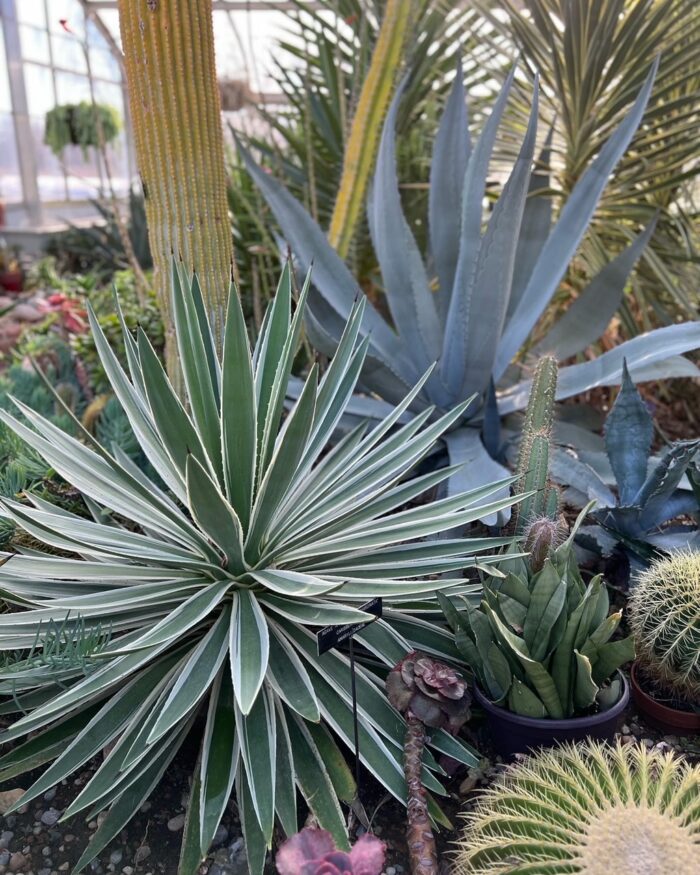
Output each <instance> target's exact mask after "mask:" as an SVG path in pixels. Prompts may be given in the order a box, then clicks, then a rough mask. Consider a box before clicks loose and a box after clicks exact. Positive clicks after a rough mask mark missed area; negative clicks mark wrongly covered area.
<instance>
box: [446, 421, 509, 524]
mask: <svg viewBox="0 0 700 875" xmlns="http://www.w3.org/2000/svg"><path fill="white" fill-rule="evenodd" d="M443 440H444V441H445V444H446V445H447V454H448V456H449V459H450V465H462V468H461V469H460V470H459V471H456V472H455V473H454V474H453V475H452V476H451V477H450V479H449V480H448V481H447V492H448V494H449V495H458V494H459V493H460V492H468V491H469V490H471V489H478V488H479V487H480V486H485V485H486V484H487V483H493V482H495V481H497V480H503V479H504V478H505V477H508V476H509V475H510V471H509V470H508V469H507V468H505V467H504V466H503V465H501V464H500V463H499V462H496V461H495V460H494V459H492V458H491V456H490V455H489V454H488V453H487V452H486V448H485V447H484V445H483V443H482V441H481V434H480V433H479V430H478V429H476V428H471V427H470V426H464V427H463V428H457V429H455V430H454V431H451V432H448V433H447V434H445V435H443ZM506 495H508V487H503V488H502V489H500V490H498V491H497V492H492V493H491V494H490V495H489V496H488V497H487V498H484V500H483V501H482V502H478V503H477V506H478V504H479V503H480V504H488V503H490V502H492V501H498V499H499V498H504V497H505V496H506ZM509 518H510V509H506V510H501V511H498V513H490V514H486V516H484V517H482V522H483V523H485V524H486V525H487V526H496V525H498V526H503V525H505V524H506V523H507V522H508V520H509Z"/></svg>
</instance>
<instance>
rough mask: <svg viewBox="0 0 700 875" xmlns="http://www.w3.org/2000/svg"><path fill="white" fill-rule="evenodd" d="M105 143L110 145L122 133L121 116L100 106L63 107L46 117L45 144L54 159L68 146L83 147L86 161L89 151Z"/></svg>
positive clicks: (76, 104) (107, 107) (114, 110)
mask: <svg viewBox="0 0 700 875" xmlns="http://www.w3.org/2000/svg"><path fill="white" fill-rule="evenodd" d="M100 129H101V136H102V140H103V141H104V142H105V143H111V142H112V140H114V139H116V137H117V134H118V133H119V131H120V130H121V122H120V119H119V113H118V112H117V111H116V109H114V107H112V106H107V105H106V104H101V103H94V104H93V103H90V102H88V101H86V100H83V101H81V102H80V103H64V104H60V105H59V106H54V108H53V109H50V110H49V111H48V112H47V113H46V122H45V127H44V142H45V143H46V145H47V146H48V147H49V148H50V149H51V151H52V152H53V153H54V155H61V153H62V152H63V150H64V149H65V148H66V146H80V148H81V149H82V152H83V157H84V158H86V157H87V150H88V148H89V147H91V146H92V147H94V148H98V147H99V146H100Z"/></svg>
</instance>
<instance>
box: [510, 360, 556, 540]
mask: <svg viewBox="0 0 700 875" xmlns="http://www.w3.org/2000/svg"><path fill="white" fill-rule="evenodd" d="M556 390H557V362H556V359H555V358H554V357H553V356H543V358H541V359H540V361H539V364H538V365H537V368H536V369H535V374H534V376H533V379H532V388H531V389H530V398H529V401H528V404H527V411H526V412H525V424H524V426H523V433H522V437H521V439H520V451H519V454H518V465H517V470H516V473H517V474H518V477H519V479H518V483H517V485H516V489H515V491H516V492H522V493H526V492H533V493H534V494H533V495H530V496H528V497H527V498H525V499H523V501H522V502H521V503H520V505H519V506H518V509H517V517H516V522H515V527H516V531H517V533H518V534H519V535H522V534H523V533H524V532H525V529H526V528H527V526H528V525H529V524H530V523H531V522H532V521H533V520H534V519H538V518H541V517H545V516H547V517H550V518H551V519H556V518H557V515H558V512H559V497H558V493H557V491H556V488H555V487H554V486H553V485H552V484H551V483H550V482H549V453H550V444H551V439H552V424H553V422H554V400H555V396H556Z"/></svg>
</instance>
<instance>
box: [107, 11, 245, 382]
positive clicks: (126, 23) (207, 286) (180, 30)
mask: <svg viewBox="0 0 700 875" xmlns="http://www.w3.org/2000/svg"><path fill="white" fill-rule="evenodd" d="M119 25H120V30H121V37H122V45H123V48H124V63H125V71H126V81H127V87H128V92H129V108H130V113H131V119H132V124H133V131H134V142H135V146H136V157H137V161H138V166H139V172H140V174H141V180H142V183H143V191H144V197H145V205H146V218H147V221H148V237H149V242H150V244H151V251H152V253H153V262H154V268H155V279H154V282H155V287H156V293H157V295H158V300H159V302H160V304H161V307H162V308H163V312H164V314H165V316H166V319H165V324H166V326H168V325H170V324H171V320H169V319H168V318H167V313H168V311H169V291H168V290H169V288H170V275H171V266H170V265H171V259H172V256H173V255H175V257H176V258H180V259H182V262H183V263H184V265H185V267H186V268H187V269H188V270H189V271H193V270H196V272H197V275H198V277H199V281H200V284H201V287H202V291H203V295H204V300H205V304H206V307H207V309H208V314H209V318H210V320H211V323H212V328H213V330H214V336H215V337H216V338H217V339H219V341H220V339H221V337H222V326H223V315H224V312H225V304H226V300H225V296H226V294H227V290H228V288H229V280H230V276H231V270H232V265H233V240H232V235H231V226H230V222H229V215H228V203H227V200H226V178H225V168H224V141H223V132H222V127H221V112H220V98H219V89H218V87H217V79H216V68H215V59H214V33H213V24H212V3H211V0H119ZM175 354H176V353H175V351H174V350H173V349H169V350H166V356H167V357H168V371H169V372H170V373H171V374H173V366H174V364H175V362H174V361H173V358H174V355H175Z"/></svg>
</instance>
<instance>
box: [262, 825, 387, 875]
mask: <svg viewBox="0 0 700 875" xmlns="http://www.w3.org/2000/svg"><path fill="white" fill-rule="evenodd" d="M385 854H386V846H385V845H384V843H383V842H381V841H379V839H378V838H375V837H374V836H372V835H369V834H367V835H363V836H362V837H361V838H360V839H358V840H357V842H355V844H354V846H353V848H352V850H351V851H350V852H349V853H346V852H345V851H341V850H338V848H337V847H336V845H335V842H334V841H333V836H332V835H331V834H330V833H329V832H327V831H326V830H324V829H314V828H313V827H306V828H305V829H303V830H302V831H301V832H298V833H296V835H293V836H292V837H291V838H289V839H287V841H286V842H285V843H284V844H283V845H282V846H281V847H280V849H279V850H278V851H277V856H276V858H275V865H276V866H277V871H278V872H279V875H380V873H381V872H382V870H383V868H384V857H385Z"/></svg>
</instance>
